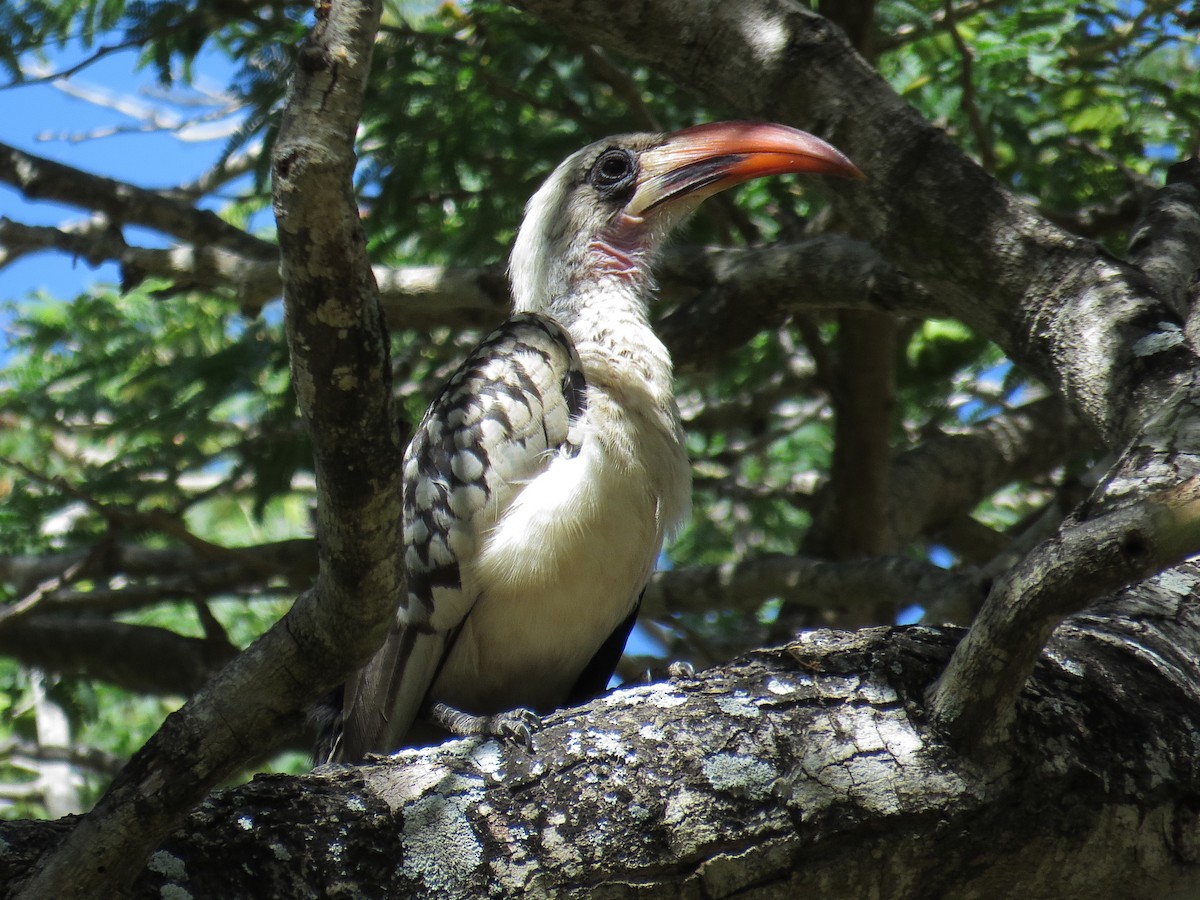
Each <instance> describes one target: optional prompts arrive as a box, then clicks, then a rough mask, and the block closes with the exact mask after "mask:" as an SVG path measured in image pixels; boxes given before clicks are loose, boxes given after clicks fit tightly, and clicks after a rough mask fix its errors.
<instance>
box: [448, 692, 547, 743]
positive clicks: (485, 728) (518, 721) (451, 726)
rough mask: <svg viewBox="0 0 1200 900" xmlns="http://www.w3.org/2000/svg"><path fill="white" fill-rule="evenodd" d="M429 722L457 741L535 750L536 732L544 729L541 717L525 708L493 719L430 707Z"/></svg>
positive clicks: (492, 717) (453, 709) (449, 709)
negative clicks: (489, 740) (495, 741)
mask: <svg viewBox="0 0 1200 900" xmlns="http://www.w3.org/2000/svg"><path fill="white" fill-rule="evenodd" d="M427 718H428V719H429V721H430V722H432V723H433V724H435V725H437V726H439V727H441V728H444V729H446V731H448V732H450V733H451V734H452V735H454V736H455V737H474V736H477V735H478V736H483V737H496V738H500V739H501V740H505V741H511V742H513V743H521V744H524V745H525V749H526V750H532V749H533V732H534V731H536V730H537V729H538V728H541V727H542V717H541V716H539V715H538V714H537V713H535V712H534V711H533V710H532V709H525V708H524V707H522V706H519V707H517V708H516V709H510V710H507V711H505V712H502V713H495V714H493V715H490V716H476V715H472V714H471V713H468V712H463V711H462V710H461V709H455V708H454V707H452V706H448V705H447V704H445V703H435V704H433V706H431V707H429V712H428V715H427Z"/></svg>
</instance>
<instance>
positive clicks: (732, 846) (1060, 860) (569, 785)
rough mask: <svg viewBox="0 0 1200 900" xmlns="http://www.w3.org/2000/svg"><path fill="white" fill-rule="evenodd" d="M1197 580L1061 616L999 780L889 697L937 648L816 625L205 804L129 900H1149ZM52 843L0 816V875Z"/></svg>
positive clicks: (1157, 892)
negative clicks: (694, 664)
mask: <svg viewBox="0 0 1200 900" xmlns="http://www.w3.org/2000/svg"><path fill="white" fill-rule="evenodd" d="M1197 583H1198V576H1197V573H1196V571H1195V569H1194V568H1193V567H1190V566H1185V567H1181V568H1180V569H1179V570H1176V571H1174V572H1173V573H1172V575H1171V577H1170V578H1164V579H1160V580H1159V581H1157V582H1154V583H1150V584H1147V585H1143V586H1139V587H1138V588H1137V589H1133V590H1131V591H1130V592H1127V593H1128V594H1129V595H1130V596H1127V597H1125V598H1123V600H1122V602H1121V603H1120V604H1119V608H1121V609H1135V610H1136V613H1135V614H1131V615H1128V616H1125V617H1122V616H1121V615H1119V614H1117V615H1115V616H1114V615H1110V614H1109V612H1110V611H1108V610H1106V611H1105V613H1106V615H1105V617H1104V618H1103V619H1098V618H1093V617H1083V618H1078V619H1074V620H1071V621H1070V622H1068V623H1067V625H1066V626H1065V627H1064V628H1063V629H1062V630H1061V631H1060V633H1059V635H1058V636H1057V637H1056V638H1055V640H1054V642H1053V643H1052V645H1051V647H1050V648H1049V649H1048V651H1047V652H1046V654H1045V655H1044V656H1043V658H1042V662H1041V664H1040V665H1039V666H1038V667H1037V671H1036V672H1035V675H1034V678H1033V680H1032V682H1031V684H1030V686H1029V689H1028V690H1027V691H1026V692H1025V693H1024V695H1023V697H1022V700H1021V716H1020V719H1019V721H1018V728H1017V733H1016V739H1015V743H1014V746H1015V751H1016V752H1015V759H1014V765H1012V766H1011V767H1010V768H1008V769H1006V770H1004V771H1002V772H998V773H984V772H981V771H980V770H979V769H978V768H977V767H974V766H972V765H971V764H970V763H968V762H966V761H964V760H963V759H962V758H961V757H960V756H958V755H956V754H955V753H953V752H952V751H950V750H948V749H947V748H946V747H945V746H944V745H942V744H941V743H940V742H939V741H938V739H937V736H936V734H935V733H934V732H932V731H931V730H930V729H929V728H928V727H927V725H926V723H924V722H923V720H922V718H921V715H920V709H919V704H918V703H916V702H914V701H915V700H916V698H919V696H920V693H921V690H922V688H923V685H924V684H925V683H926V682H927V681H928V679H930V678H932V677H933V675H934V673H936V671H937V670H938V669H939V668H940V667H941V666H942V665H943V663H944V661H945V658H946V655H947V654H948V653H949V650H950V647H951V646H952V645H953V643H954V641H955V639H956V637H957V634H956V633H955V632H943V631H939V630H936V629H929V628H908V629H870V630H864V631H861V632H858V633H856V634H846V633H837V632H828V631H817V632H812V633H809V634H806V635H804V636H802V638H801V639H800V640H798V641H797V642H795V643H793V644H791V645H790V646H788V647H786V648H783V649H781V650H774V651H760V652H756V653H754V654H752V655H751V656H750V657H748V658H746V659H744V660H741V661H738V662H735V663H732V664H730V665H728V666H723V667H721V668H720V669H716V670H712V671H710V672H707V673H704V674H703V675H702V677H699V678H696V679H685V680H679V681H672V682H669V683H663V684H655V685H644V686H639V687H635V688H630V689H626V690H621V691H617V692H614V693H613V694H611V695H609V696H607V697H604V698H601V699H600V700H597V701H595V702H594V703H593V704H590V705H589V706H588V707H584V708H581V709H578V710H569V711H565V712H564V713H560V714H556V715H554V716H552V717H550V718H549V719H548V720H547V721H546V724H545V726H544V727H543V728H541V729H540V730H539V731H538V732H537V733H536V734H535V736H534V745H533V748H532V750H526V749H525V748H524V747H522V746H520V745H514V744H499V743H496V742H491V741H480V740H472V741H457V742H451V743H448V744H445V745H443V746H441V747H436V748H432V749H429V750H424V751H404V752H402V753H401V754H398V755H397V756H396V757H394V758H391V759H388V760H376V761H373V762H372V763H368V764H366V765H361V766H343V767H325V768H322V769H319V770H317V771H316V772H314V773H312V774H310V775H307V776H302V777H299V778H296V777H285V776H272V777H268V778H260V779H256V780H255V781H254V782H252V783H250V784H247V785H243V786H241V787H238V788H235V789H233V790H230V791H225V792H222V793H219V794H215V795H213V796H212V797H211V798H210V799H209V801H208V802H207V803H206V804H205V805H204V806H203V807H201V808H200V809H198V810H197V811H196V812H195V813H194V814H193V815H192V817H191V818H190V819H189V820H188V822H187V824H186V826H185V827H184V828H183V829H182V830H180V831H179V832H177V833H176V834H175V835H173V836H172V837H171V838H170V839H169V841H168V842H167V843H166V844H164V845H163V846H162V847H161V848H160V849H159V851H158V852H157V853H156V854H155V855H154V857H153V860H152V861H151V863H150V865H149V866H148V867H147V868H146V870H145V871H144V873H143V875H142V877H141V879H140V880H139V882H138V884H137V896H139V897H147V898H150V897H155V898H158V897H162V896H169V895H173V894H176V893H179V892H186V893H187V894H188V895H190V896H193V897H201V896H203V897H235V896H250V895H258V896H278V897H317V896H335V895H337V894H339V893H340V894H344V895H347V896H351V895H353V896H393V897H401V896H402V897H413V898H424V897H429V898H433V897H436V898H439V900H455V898H473V900H478V898H489V897H495V898H502V897H519V896H552V897H582V896H597V895H598V892H602V893H603V895H604V896H613V897H625V896H632V895H633V894H636V895H637V896H638V897H639V898H643V900H657V898H668V897H669V898H678V897H680V896H693V895H695V896H713V897H716V896H732V895H735V894H736V895H739V896H745V897H758V898H771V897H804V896H818V895H819V896H821V897H824V898H829V900H838V898H853V900H860V898H862V897H871V896H887V897H889V898H890V900H918V898H919V900H925V898H928V897H930V896H949V895H951V894H954V895H957V894H960V893H963V892H965V893H968V894H970V895H972V896H980V897H989V898H1005V897H1063V896H1073V897H1089V898H1095V900H1141V898H1146V900H1151V898H1152V900H1160V898H1162V897H1165V896H1170V895H1172V892H1173V891H1181V890H1183V889H1185V888H1186V887H1188V886H1190V885H1193V884H1194V873H1195V869H1194V861H1195V860H1196V859H1197V858H1198V857H1197V854H1198V852H1200V836H1198V833H1197V830H1196V828H1195V814H1194V804H1193V802H1192V798H1193V797H1195V796H1196V794H1197V792H1198V791H1200V779H1198V776H1197V771H1196V766H1195V759H1196V758H1197V756H1198V755H1200V743H1198V741H1197V735H1200V714H1198V712H1197V711H1198V710H1200V666H1198V664H1197V662H1196V661H1197V659H1200V646H1198V645H1197V635H1200V621H1198V617H1200V607H1197V605H1196V604H1195V603H1194V602H1191V601H1190V600H1189V598H1188V595H1189V594H1190V593H1191V592H1192V591H1194V590H1195V589H1196V587H1197ZM1131 697H1136V698H1138V702H1136V703H1131V702H1130V699H1129V698H1131ZM64 830H65V826H64V824H62V823H56V822H30V823H9V824H4V825H2V826H0V837H2V838H3V843H2V844H0V846H3V847H4V848H5V849H4V851H3V853H0V885H9V884H12V883H14V881H16V880H17V879H19V878H20V877H21V876H22V875H23V874H24V873H25V872H27V871H29V870H30V868H31V867H32V866H34V865H36V861H37V859H38V857H39V856H40V855H41V854H43V853H44V852H45V851H46V848H47V847H50V846H53V845H54V844H55V843H56V842H57V841H59V840H61V837H62V834H63V832H64ZM1064 847H1066V848H1067V850H1068V851H1069V852H1064ZM864 858H869V859H870V860H871V864H870V865H863V864H862V860H863V859H864ZM1014 859H1018V860H1020V863H1021V864H1020V865H1015V864H1014V862H1013V860H1014ZM598 886H603V887H598ZM4 894H5V891H4V888H3V887H0V896H3V895H4Z"/></svg>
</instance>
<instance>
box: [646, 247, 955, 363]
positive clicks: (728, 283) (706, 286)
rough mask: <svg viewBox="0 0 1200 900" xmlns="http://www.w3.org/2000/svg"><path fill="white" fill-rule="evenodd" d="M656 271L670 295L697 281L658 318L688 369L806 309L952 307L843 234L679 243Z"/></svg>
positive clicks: (930, 312)
mask: <svg viewBox="0 0 1200 900" xmlns="http://www.w3.org/2000/svg"><path fill="white" fill-rule="evenodd" d="M659 274H660V278H659V280H660V282H661V284H662V286H663V294H664V295H665V296H666V297H668V298H670V296H671V295H672V294H673V293H674V292H675V291H677V290H678V289H679V288H680V287H686V286H691V287H695V288H699V289H700V292H699V293H698V294H697V295H696V296H695V297H693V298H691V299H689V300H687V301H686V302H684V303H682V304H680V306H679V307H678V308H677V309H675V310H673V311H672V312H670V313H669V314H668V315H666V316H664V317H663V319H662V321H661V322H660V323H659V325H658V331H659V334H660V335H661V336H662V338H663V340H664V342H666V344H667V346H668V347H670V348H671V352H672V356H673V358H674V360H675V364H676V368H677V369H678V370H679V371H680V372H685V373H686V372H691V371H704V370H707V369H709V368H711V366H712V361H713V360H714V359H720V358H721V357H722V356H723V355H724V354H726V353H728V352H729V350H731V349H732V348H734V347H739V346H743V345H745V343H746V341H748V340H749V339H750V338H751V337H753V336H754V335H755V334H757V333H758V332H760V331H763V330H765V329H769V328H773V327H776V326H778V325H780V324H782V323H783V322H785V321H786V320H787V319H788V318H789V317H790V316H793V315H795V314H797V313H799V312H802V311H804V310H811V309H853V310H868V311H877V312H889V313H893V314H895V315H899V316H938V315H947V314H948V313H949V311H950V310H949V308H948V307H946V306H944V305H942V304H940V303H939V302H938V301H937V300H936V298H934V297H931V296H930V295H929V294H928V293H927V292H926V291H925V290H924V289H923V288H922V287H921V286H920V285H919V284H917V283H916V282H914V281H913V280H912V279H911V278H909V277H908V276H907V275H906V274H905V273H903V272H901V271H899V270H898V269H896V268H895V267H894V266H892V265H891V264H889V263H888V262H887V261H886V260H884V259H883V258H882V257H880V255H879V254H878V253H876V252H875V251H874V250H873V249H871V248H870V247H869V246H867V245H866V244H863V243H861V242H859V241H853V240H849V239H847V238H846V237H844V236H841V235H822V236H820V237H816V238H812V239H810V240H806V241H800V242H798V243H794V244H777V245H773V246H769V247H755V248H752V249H748V250H734V249H708V250H701V249H698V248H680V249H678V250H675V251H668V253H667V254H666V256H665V257H664V259H663V261H662V265H661V267H660V273H659Z"/></svg>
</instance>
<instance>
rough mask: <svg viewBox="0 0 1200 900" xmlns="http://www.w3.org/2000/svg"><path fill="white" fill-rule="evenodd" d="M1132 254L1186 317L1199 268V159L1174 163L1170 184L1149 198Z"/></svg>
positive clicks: (1133, 236) (1131, 246) (1166, 299)
mask: <svg viewBox="0 0 1200 900" xmlns="http://www.w3.org/2000/svg"><path fill="white" fill-rule="evenodd" d="M1129 258H1130V261H1131V262H1133V263H1134V264H1136V265H1137V266H1138V267H1139V268H1140V269H1141V270H1142V271H1143V272H1145V273H1146V277H1147V278H1149V279H1150V283H1151V284H1152V285H1154V288H1155V290H1156V291H1158V294H1159V296H1160V297H1162V299H1163V301H1164V302H1165V303H1167V305H1168V306H1170V307H1171V309H1173V310H1174V311H1175V313H1176V314H1177V315H1178V316H1179V317H1180V318H1183V319H1186V318H1187V316H1188V313H1189V310H1190V307H1191V302H1190V301H1191V296H1190V294H1191V287H1192V285H1193V284H1194V282H1195V280H1196V272H1197V269H1200V159H1189V160H1187V161H1185V162H1181V163H1176V164H1175V165H1173V166H1172V167H1171V168H1170V170H1169V171H1168V173H1167V185H1166V187H1164V188H1163V189H1162V190H1160V191H1157V192H1156V193H1155V194H1154V196H1153V197H1151V198H1150V202H1149V203H1148V204H1147V205H1146V209H1145V210H1144V211H1143V213H1142V217H1141V219H1140V220H1139V221H1138V223H1137V225H1136V226H1134V229H1133V232H1132V234H1131V235H1130V241H1129Z"/></svg>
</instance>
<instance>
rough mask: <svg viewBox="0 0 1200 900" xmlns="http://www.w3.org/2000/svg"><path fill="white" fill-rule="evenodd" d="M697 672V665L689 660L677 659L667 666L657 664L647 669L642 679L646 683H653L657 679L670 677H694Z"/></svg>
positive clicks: (662, 679)
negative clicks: (662, 666) (661, 666)
mask: <svg viewBox="0 0 1200 900" xmlns="http://www.w3.org/2000/svg"><path fill="white" fill-rule="evenodd" d="M695 674H696V667H695V666H693V665H692V664H691V663H690V662H688V661H687V660H676V661H675V662H672V663H668V664H667V666H666V667H665V668H660V667H658V666H655V667H653V668H649V669H646V670H645V671H644V672H643V673H642V681H643V682H644V683H646V684H653V683H654V682H656V681H666V680H668V679H670V680H672V681H674V680H678V679H680V678H692V677H694V676H695Z"/></svg>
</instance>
